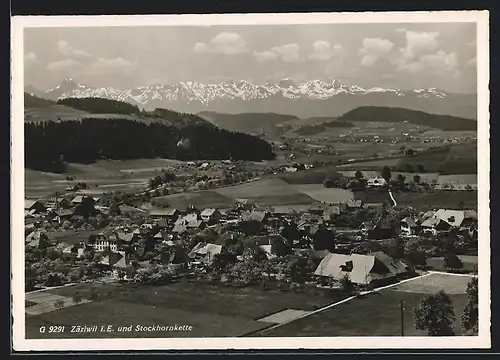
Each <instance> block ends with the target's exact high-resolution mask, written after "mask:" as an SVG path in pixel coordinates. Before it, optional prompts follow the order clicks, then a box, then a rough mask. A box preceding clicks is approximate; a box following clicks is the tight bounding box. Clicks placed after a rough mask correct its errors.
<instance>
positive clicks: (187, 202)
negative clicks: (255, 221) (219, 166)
mask: <svg viewBox="0 0 500 360" xmlns="http://www.w3.org/2000/svg"><path fill="white" fill-rule="evenodd" d="M154 201H155V203H156V204H158V205H159V206H165V207H173V208H176V209H185V208H187V207H188V206H191V205H193V206H195V207H197V208H200V209H204V208H208V207H211V208H217V209H224V208H230V207H232V206H234V205H235V204H236V200H235V199H232V198H230V197H228V196H224V195H222V194H220V193H218V192H217V191H214V190H204V191H195V192H185V193H180V194H173V195H167V196H160V197H157V198H155V200H154Z"/></svg>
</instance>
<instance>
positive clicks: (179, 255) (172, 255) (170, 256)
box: [151, 246, 189, 265]
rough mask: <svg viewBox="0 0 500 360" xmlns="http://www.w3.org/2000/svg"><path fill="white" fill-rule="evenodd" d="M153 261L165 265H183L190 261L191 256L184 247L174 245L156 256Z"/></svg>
mask: <svg viewBox="0 0 500 360" xmlns="http://www.w3.org/2000/svg"><path fill="white" fill-rule="evenodd" d="M151 262H153V263H159V264H163V265H183V264H186V263H187V262H189V256H188V255H187V254H186V252H185V250H184V248H183V247H181V246H172V247H170V248H168V249H166V250H164V251H162V252H161V253H160V254H158V255H157V256H156V257H154V258H153V259H152V260H151Z"/></svg>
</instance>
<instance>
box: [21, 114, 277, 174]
mask: <svg viewBox="0 0 500 360" xmlns="http://www.w3.org/2000/svg"><path fill="white" fill-rule="evenodd" d="M249 149H251V151H249ZM273 157H274V153H273V151H272V147H271V145H270V144H269V143H267V142H266V141H264V140H262V139H259V138H256V137H253V136H251V135H247V134H242V133H235V132H230V131H227V130H223V129H219V128H216V127H205V126H200V125H197V124H188V125H186V126H184V127H181V128H179V127H175V126H171V125H166V124H162V123H155V122H152V123H148V124H146V123H144V122H139V121H131V120H127V119H99V118H85V119H82V120H80V121H62V122H54V121H48V122H41V123H26V124H25V166H26V167H27V168H31V169H35V170H40V171H51V172H64V170H65V166H64V164H65V163H66V162H75V163H82V164H90V163H93V162H95V161H97V160H99V159H113V160H128V159H139V158H175V159H179V160H195V159H196V160H220V159H234V160H248V161H257V160H269V159H272V158H273Z"/></svg>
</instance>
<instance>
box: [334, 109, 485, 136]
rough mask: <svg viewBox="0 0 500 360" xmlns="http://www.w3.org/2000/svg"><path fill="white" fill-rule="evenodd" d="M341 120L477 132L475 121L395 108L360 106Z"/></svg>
mask: <svg viewBox="0 0 500 360" xmlns="http://www.w3.org/2000/svg"><path fill="white" fill-rule="evenodd" d="M341 119H344V120H351V121H380V122H404V121H407V122H409V123H412V124H415V125H422V126H429V127H433V128H436V129H441V130H445V131H447V130H449V131H453V130H462V131H467V130H477V121H476V120H473V119H466V118H460V117H455V116H449V115H436V114H429V113H426V112H423V111H415V110H409V109H403V108H397V107H385V106H362V107H359V108H356V109H354V110H351V111H349V112H347V113H345V114H344V115H342V117H341Z"/></svg>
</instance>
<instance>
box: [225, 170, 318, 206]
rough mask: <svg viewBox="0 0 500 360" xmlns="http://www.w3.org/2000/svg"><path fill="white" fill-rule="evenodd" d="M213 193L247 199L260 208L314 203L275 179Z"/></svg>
mask: <svg viewBox="0 0 500 360" xmlns="http://www.w3.org/2000/svg"><path fill="white" fill-rule="evenodd" d="M215 191H217V192H218V193H220V194H222V195H223V196H227V197H230V198H233V199H237V198H241V199H248V200H249V201H250V202H253V203H255V204H258V205H261V206H277V205H295V204H311V203H313V202H314V200H313V199H312V198H311V197H310V196H308V195H307V194H305V193H303V192H301V191H299V190H297V189H294V188H293V186H290V185H289V184H288V183H287V182H285V181H283V180H281V179H280V178H275V177H273V178H266V179H260V180H257V181H251V182H248V183H245V184H240V185H234V186H228V187H223V188H219V189H216V190H215Z"/></svg>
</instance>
